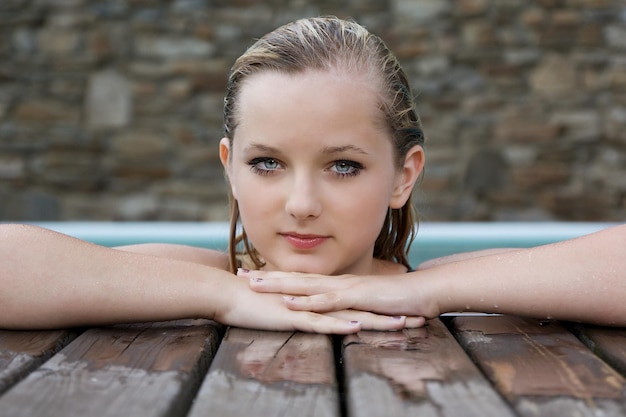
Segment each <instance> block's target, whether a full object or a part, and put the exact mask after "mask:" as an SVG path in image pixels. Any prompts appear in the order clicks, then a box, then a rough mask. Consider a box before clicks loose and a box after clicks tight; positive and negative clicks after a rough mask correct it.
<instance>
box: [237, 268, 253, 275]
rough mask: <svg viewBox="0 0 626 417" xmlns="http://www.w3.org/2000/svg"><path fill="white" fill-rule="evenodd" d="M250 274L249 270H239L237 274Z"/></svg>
mask: <svg viewBox="0 0 626 417" xmlns="http://www.w3.org/2000/svg"><path fill="white" fill-rule="evenodd" d="M248 272H250V270H249V269H246V268H237V274H238V275H239V274H247V273H248Z"/></svg>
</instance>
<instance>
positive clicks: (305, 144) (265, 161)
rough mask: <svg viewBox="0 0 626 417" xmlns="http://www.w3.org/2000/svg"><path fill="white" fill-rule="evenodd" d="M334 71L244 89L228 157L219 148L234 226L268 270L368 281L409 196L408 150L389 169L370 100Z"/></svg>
mask: <svg viewBox="0 0 626 417" xmlns="http://www.w3.org/2000/svg"><path fill="white" fill-rule="evenodd" d="M370 85H371V83H369V82H367V81H366V80H364V79H363V78H358V77H351V76H349V75H345V74H342V73H339V72H336V71H330V72H326V71H323V72H322V71H310V72H306V73H303V74H302V73H301V74H297V75H288V74H282V73H275V72H269V71H266V72H261V73H258V74H255V75H253V76H251V77H250V78H248V80H247V81H246V82H245V84H244V85H243V86H242V89H241V92H240V97H239V104H238V114H237V116H238V121H239V124H238V126H237V130H236V133H235V139H234V141H233V146H232V149H230V148H229V144H228V139H226V138H225V139H222V141H221V143H220V158H221V160H222V163H223V164H224V165H225V167H226V170H227V173H228V177H229V180H230V185H231V188H232V193H233V197H234V198H236V199H237V201H238V203H239V210H240V215H241V222H242V224H243V227H244V229H245V230H246V233H247V235H248V237H249V239H250V241H251V243H252V244H253V245H254V246H255V248H256V249H257V250H258V251H259V253H260V255H261V257H262V259H264V260H265V262H266V265H265V268H264V269H266V270H281V271H291V272H307V273H318V274H325V275H336V274H348V273H350V274H373V273H378V272H380V269H381V268H382V264H383V263H382V262H381V261H377V260H374V259H373V250H374V242H375V241H376V238H377V236H378V234H379V232H380V230H381V227H382V224H383V221H384V219H385V215H386V213H387V210H388V208H389V207H391V208H399V207H402V206H403V205H404V203H405V202H406V201H407V199H408V198H409V196H410V193H411V189H412V187H413V184H414V183H415V180H416V179H417V176H418V175H419V172H420V171H421V168H422V164H423V151H422V149H421V147H419V146H416V147H415V148H414V149H412V151H411V152H409V155H407V158H406V161H405V165H404V166H403V167H400V168H398V167H397V166H396V165H395V164H394V150H393V145H392V141H391V137H390V133H389V132H388V131H387V130H386V129H385V127H384V121H383V120H382V113H381V111H380V110H379V109H378V107H377V103H378V100H377V96H376V92H375V91H374V90H373V89H372V87H371V86H370Z"/></svg>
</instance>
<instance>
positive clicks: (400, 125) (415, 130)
mask: <svg viewBox="0 0 626 417" xmlns="http://www.w3.org/2000/svg"><path fill="white" fill-rule="evenodd" d="M331 69H340V70H344V71H354V72H359V73H363V74H367V75H369V77H368V78H369V79H370V80H373V81H376V82H378V86H379V89H380V92H379V99H380V103H379V107H380V109H381V111H382V114H383V116H384V121H385V123H386V125H387V128H388V130H389V132H391V136H392V139H393V143H394V145H395V146H394V148H395V155H394V156H395V158H396V165H397V167H398V169H399V168H400V167H402V165H403V163H404V159H405V157H406V155H407V152H408V151H409V150H410V149H411V148H413V147H414V146H415V145H423V143H424V135H423V133H422V129H421V123H420V121H419V118H418V116H417V113H416V111H415V102H414V99H413V94H412V92H411V88H410V86H409V83H408V80H407V77H406V74H405V73H404V70H403V69H402V67H401V66H400V63H399V62H398V59H397V58H396V57H395V56H394V55H393V53H392V52H391V51H390V50H389V48H387V46H386V45H385V43H384V42H383V41H382V39H380V38H379V37H378V36H376V35H373V34H371V33H370V32H369V31H367V30H366V29H365V28H364V27H363V26H361V25H359V24H357V23H355V22H353V21H347V20H341V19H338V18H336V17H320V18H310V19H301V20H297V21H295V22H292V23H289V24H286V25H284V26H281V27H279V28H278V29H276V30H274V31H272V32H270V33H268V34H267V35H265V36H263V37H262V38H261V39H259V40H258V41H257V42H255V43H254V44H253V45H252V46H251V47H250V48H248V50H247V51H246V52H245V53H244V54H243V55H242V56H240V57H239V58H238V59H237V61H235V63H234V65H233V67H232V68H231V71H230V74H229V77H228V83H227V91H226V97H225V98H224V133H225V137H227V138H228V140H229V143H230V149H232V148H233V147H232V146H233V141H234V139H235V133H236V130H237V124H238V118H237V116H238V112H237V110H238V106H237V104H238V99H239V96H240V93H241V87H242V85H243V83H244V81H245V80H246V78H247V77H249V76H250V75H253V74H256V73H259V72H262V71H275V72H279V73H284V74H296V73H302V72H305V71H307V70H331ZM231 155H232V153H231ZM230 215H231V217H230V241H229V254H230V266H231V269H232V270H233V272H234V271H235V270H236V268H237V267H238V254H240V251H238V246H239V244H240V243H241V244H243V251H244V256H248V257H249V258H250V260H251V261H252V262H253V263H254V265H255V266H256V267H257V268H261V267H262V266H263V265H264V262H263V260H262V259H261V258H260V256H259V254H258V252H257V251H256V250H255V249H254V247H253V246H252V244H251V243H250V242H249V240H248V238H247V235H246V232H245V230H243V228H242V230H241V234H238V231H237V229H238V227H237V226H238V223H239V206H238V203H237V200H235V199H234V198H232V196H231V213H230ZM416 222H417V213H416V211H415V208H414V206H413V204H412V199H411V198H410V197H409V199H408V200H407V203H406V204H405V205H404V206H403V207H402V208H399V209H391V208H390V209H389V210H388V212H387V216H386V217H385V221H384V223H383V225H382V228H381V231H380V234H379V235H378V238H377V239H376V243H375V245H374V257H375V258H378V259H383V260H388V261H393V262H398V263H401V264H403V265H405V266H406V267H407V268H410V265H409V261H408V251H409V247H410V245H411V243H412V241H413V238H414V237H415V232H416V229H415V228H416Z"/></svg>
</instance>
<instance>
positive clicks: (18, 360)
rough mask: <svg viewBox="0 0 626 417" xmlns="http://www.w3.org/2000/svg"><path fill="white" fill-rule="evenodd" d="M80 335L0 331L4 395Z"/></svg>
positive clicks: (1, 389) (0, 375)
mask: <svg viewBox="0 0 626 417" xmlns="http://www.w3.org/2000/svg"><path fill="white" fill-rule="evenodd" d="M77 335H78V333H77V332H74V331H70V330H49V331H48V330H42V331H19V330H0V394H2V393H3V392H5V391H6V390H7V389H9V388H10V387H11V386H12V385H13V384H15V383H16V382H18V381H19V380H21V379H22V378H24V377H26V375H28V373H29V372H31V371H32V370H34V369H36V368H37V367H38V366H39V365H41V364H42V363H43V362H44V361H46V360H47V359H48V358H50V357H51V356H52V355H53V354H55V353H56V352H58V351H59V350H61V348H63V347H64V346H65V345H67V344H68V343H69V342H70V341H72V340H73V339H74V338H75V337H76V336H77Z"/></svg>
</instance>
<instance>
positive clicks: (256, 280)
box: [250, 277, 263, 282]
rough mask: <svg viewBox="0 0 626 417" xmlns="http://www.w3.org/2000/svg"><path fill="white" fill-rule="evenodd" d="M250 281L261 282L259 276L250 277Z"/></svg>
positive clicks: (261, 279)
mask: <svg viewBox="0 0 626 417" xmlns="http://www.w3.org/2000/svg"><path fill="white" fill-rule="evenodd" d="M250 282H263V278H261V277H250Z"/></svg>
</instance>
